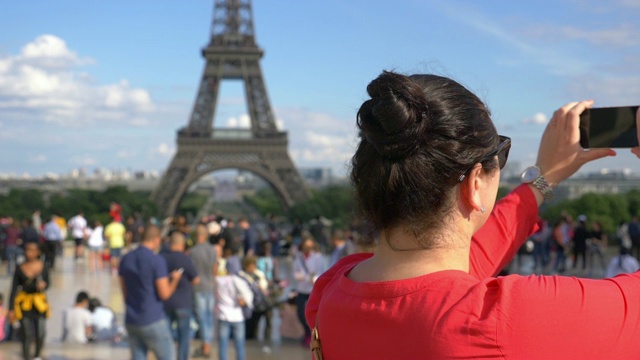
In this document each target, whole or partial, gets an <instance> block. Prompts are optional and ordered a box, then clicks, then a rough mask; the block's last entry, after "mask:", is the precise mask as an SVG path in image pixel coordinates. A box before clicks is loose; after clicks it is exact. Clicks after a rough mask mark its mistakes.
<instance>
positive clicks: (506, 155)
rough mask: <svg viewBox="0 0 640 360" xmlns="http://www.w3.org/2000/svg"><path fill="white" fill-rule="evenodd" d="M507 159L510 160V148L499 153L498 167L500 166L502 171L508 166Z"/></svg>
mask: <svg viewBox="0 0 640 360" xmlns="http://www.w3.org/2000/svg"><path fill="white" fill-rule="evenodd" d="M507 158H509V147H507V148H506V149H504V150H502V151H500V153H498V166H500V170H502V168H504V166H505V165H506V164H507Z"/></svg>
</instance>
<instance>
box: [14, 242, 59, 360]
mask: <svg viewBox="0 0 640 360" xmlns="http://www.w3.org/2000/svg"><path fill="white" fill-rule="evenodd" d="M48 287H49V272H48V267H47V266H44V263H43V262H42V261H41V260H40V247H39V246H38V244H37V243H33V242H29V243H26V245H25V261H24V263H22V264H21V265H20V266H17V267H16V272H15V274H14V276H13V284H12V286H11V298H10V301H9V310H10V311H9V320H10V321H11V323H13V322H15V321H16V320H17V321H20V333H21V334H20V335H21V340H22V354H23V358H24V359H25V360H31V359H38V358H40V356H41V355H40V354H41V352H42V348H43V346H44V339H45V335H46V319H47V318H48V317H49V315H50V312H51V310H50V308H49V303H48V301H47V296H46V294H45V290H47V288H48ZM32 342H35V353H33V356H32V355H31V343H32Z"/></svg>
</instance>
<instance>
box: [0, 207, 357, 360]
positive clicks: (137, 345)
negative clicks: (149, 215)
mask: <svg viewBox="0 0 640 360" xmlns="http://www.w3.org/2000/svg"><path fill="white" fill-rule="evenodd" d="M109 215H110V216H109V217H110V221H109V222H107V223H106V224H102V223H101V222H100V221H97V220H93V221H89V220H87V219H86V218H85V217H84V214H83V213H82V212H81V211H80V212H78V213H77V214H75V215H74V216H72V217H70V218H69V219H68V220H65V219H64V217H63V216H61V215H59V214H52V215H51V216H50V217H49V218H48V221H41V220H40V213H39V212H37V211H36V212H34V214H33V216H32V217H31V218H29V219H25V220H23V221H22V222H21V223H20V224H18V222H17V221H15V220H14V219H12V218H10V217H6V218H3V219H2V227H0V229H1V230H0V232H1V234H2V237H1V239H2V240H3V241H2V245H3V251H4V258H3V260H4V262H5V265H6V269H7V271H6V273H7V275H8V276H11V277H12V278H13V281H12V289H11V292H10V296H9V298H8V303H7V304H8V306H7V307H6V314H3V313H2V312H0V319H4V321H2V325H3V326H2V328H3V329H4V330H6V333H2V334H0V335H3V336H2V337H4V338H7V339H10V338H13V339H17V340H19V341H21V342H22V344H23V355H24V358H25V359H38V358H39V357H40V356H41V353H42V348H43V347H44V344H45V342H44V339H45V337H46V330H47V321H46V320H47V318H48V317H49V316H50V313H51V311H60V310H61V309H55V308H54V309H52V308H51V307H52V306H51V304H49V303H48V302H47V298H46V291H47V289H48V288H49V287H50V280H49V279H50V277H51V276H55V274H56V269H57V267H58V266H59V264H57V263H56V259H58V262H59V258H60V257H61V256H62V248H63V244H64V243H65V240H68V241H69V242H73V245H72V247H73V250H72V255H71V256H72V257H73V259H74V261H73V263H74V264H75V265H76V266H79V264H82V265H81V266H82V268H83V269H86V270H88V272H89V273H90V274H92V275H95V274H97V273H99V272H105V273H109V274H112V276H114V277H116V276H117V277H118V278H119V279H120V282H121V284H122V294H123V296H124V300H125V304H126V312H125V314H124V324H123V326H118V325H117V322H116V318H117V315H116V314H114V313H113V311H112V310H111V309H110V308H109V307H108V306H107V305H105V306H103V305H102V304H101V302H100V301H99V300H98V299H97V298H91V297H89V295H88V294H87V292H85V291H81V292H79V293H78V294H77V297H76V299H75V304H74V305H73V306H72V307H71V308H69V309H65V310H63V336H62V339H61V340H62V341H64V342H65V343H75V344H87V343H89V344H90V343H94V342H104V341H109V342H112V343H122V342H126V343H128V345H129V347H130V349H131V354H132V358H134V359H146V356H147V352H153V353H155V356H156V357H157V358H158V359H174V358H177V359H188V358H190V357H196V358H197V357H202V358H208V357H210V356H212V351H213V350H212V349H214V345H215V343H216V342H217V349H218V352H219V354H218V356H219V358H221V359H224V358H226V356H227V355H226V354H227V351H228V350H227V349H228V347H229V344H230V343H231V341H232V342H233V345H234V347H235V352H236V354H237V355H238V358H239V359H242V358H244V357H245V347H246V343H245V340H247V339H259V340H260V341H261V342H262V343H263V345H262V349H263V351H265V352H270V351H271V342H272V339H273V334H272V327H273V321H272V317H273V316H274V309H276V308H278V309H281V310H282V311H281V313H284V312H286V311H285V309H283V307H284V306H286V310H288V312H287V314H288V316H289V317H290V318H289V320H290V321H291V320H293V319H295V320H294V321H295V322H297V323H298V324H297V325H296V326H297V327H298V328H299V329H301V333H300V334H296V333H295V332H293V335H292V336H300V338H299V340H300V342H301V344H302V345H304V346H308V345H309V343H310V341H311V332H310V329H309V327H308V326H307V323H306V320H305V318H304V309H305V305H306V301H307V300H308V298H309V295H310V293H311V289H312V287H313V284H314V282H315V281H316V280H317V278H318V277H319V276H320V275H321V274H322V273H323V272H324V271H325V270H326V269H327V268H328V267H329V266H330V265H332V264H334V263H335V262H337V261H338V260H339V259H340V258H342V257H344V256H346V255H349V254H352V253H354V252H355V245H354V237H355V236H356V234H357V233H356V232H355V231H352V229H333V228H332V226H331V225H332V224H331V223H330V222H329V221H328V220H327V219H324V218H323V217H317V218H315V219H313V220H312V221H310V222H308V223H307V224H303V223H302V222H301V221H296V222H294V223H293V224H291V225H289V226H286V225H284V224H280V223H277V222H276V218H275V217H268V218H267V220H266V221H265V222H264V223H263V224H260V226H258V225H256V224H253V223H252V222H251V221H250V220H249V219H248V218H246V217H241V218H238V219H232V218H227V217H224V216H222V215H220V214H218V215H211V216H206V217H203V218H202V219H200V221H198V222H195V223H189V222H188V221H187V218H186V217H185V216H176V217H171V218H167V219H165V220H164V221H155V220H154V219H147V220H143V219H141V218H140V217H139V216H136V215H131V216H127V217H126V218H125V217H123V216H122V213H121V210H120V207H119V205H117V204H115V203H114V204H112V206H111V208H110V209H109ZM312 233H314V234H315V237H314V236H313V235H312ZM316 238H317V239H319V241H316V240H315V239H316ZM67 254H68V253H67ZM282 260H284V261H287V262H288V263H289V265H290V266H289V268H288V270H286V272H287V273H285V274H282V273H281V268H282V267H281V264H280V261H282ZM86 270H85V271H86ZM141 284H144V285H143V286H141ZM27 303H28V304H32V305H30V306H26V305H25V304H27ZM54 307H55V305H54ZM0 309H1V307H0ZM281 316H283V314H281ZM107 318H108V319H107ZM283 322H286V320H284V321H283ZM107 323H108V324H109V326H107ZM11 324H14V325H15V330H17V331H13V330H14V327H12V326H10V325H11ZM283 325H284V326H286V324H283ZM165 330H166V331H165ZM259 330H260V331H259ZM286 335H287V334H283V336H286ZM194 338H195V339H196V340H195V342H194V341H193V340H194ZM172 344H174V345H172ZM192 344H197V346H196V347H195V348H193V349H192V348H191V345H192ZM89 346H90V345H89ZM174 346H175V351H174V350H173V348H174Z"/></svg>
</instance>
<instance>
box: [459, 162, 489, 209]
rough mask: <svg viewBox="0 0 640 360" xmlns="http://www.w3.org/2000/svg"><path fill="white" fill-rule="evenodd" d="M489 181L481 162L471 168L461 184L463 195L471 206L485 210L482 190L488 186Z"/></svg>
mask: <svg viewBox="0 0 640 360" xmlns="http://www.w3.org/2000/svg"><path fill="white" fill-rule="evenodd" d="M487 181H488V179H487V174H486V173H485V172H484V171H483V170H482V165H481V164H480V163H478V164H475V165H474V166H473V168H471V170H469V174H468V175H467V177H466V178H465V179H464V180H463V181H462V183H461V184H460V187H461V189H462V196H463V198H464V200H465V202H466V204H467V206H469V208H471V209H473V210H476V211H480V212H484V205H483V204H482V191H481V190H482V189H484V188H485V187H486V186H487Z"/></svg>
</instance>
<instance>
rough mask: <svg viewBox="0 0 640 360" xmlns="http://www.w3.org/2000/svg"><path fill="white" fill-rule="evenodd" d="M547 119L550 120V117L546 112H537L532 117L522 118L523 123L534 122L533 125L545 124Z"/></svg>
mask: <svg viewBox="0 0 640 360" xmlns="http://www.w3.org/2000/svg"><path fill="white" fill-rule="evenodd" d="M547 121H549V119H548V118H547V115H545V114H544V113H541V112H539V113H535V114H534V115H533V116H532V117H530V118H526V119H524V120H522V123H523V124H527V125H528V124H532V125H545V124H546V123H547Z"/></svg>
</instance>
